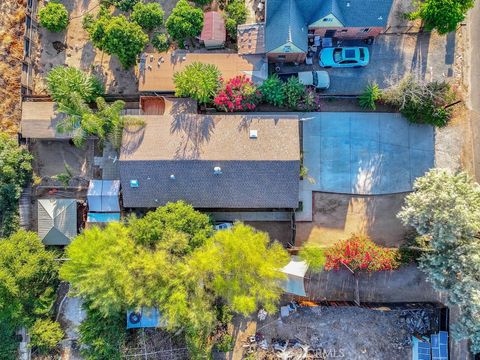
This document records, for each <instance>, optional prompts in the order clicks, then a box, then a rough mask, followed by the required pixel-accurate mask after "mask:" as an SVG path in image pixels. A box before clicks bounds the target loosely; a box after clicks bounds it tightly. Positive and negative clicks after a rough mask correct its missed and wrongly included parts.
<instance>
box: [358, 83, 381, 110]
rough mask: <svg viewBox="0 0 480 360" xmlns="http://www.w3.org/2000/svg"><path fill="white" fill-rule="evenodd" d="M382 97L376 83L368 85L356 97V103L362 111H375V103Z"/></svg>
mask: <svg viewBox="0 0 480 360" xmlns="http://www.w3.org/2000/svg"><path fill="white" fill-rule="evenodd" d="M381 97H382V92H381V91H380V89H379V87H378V84H377V83H371V84H368V85H367V87H366V88H365V90H364V92H363V93H362V95H360V96H359V97H358V103H359V105H360V107H361V108H362V109H366V110H375V109H376V108H377V105H376V103H377V101H378V100H380V99H381Z"/></svg>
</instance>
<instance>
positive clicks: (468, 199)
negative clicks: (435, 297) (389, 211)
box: [399, 169, 480, 353]
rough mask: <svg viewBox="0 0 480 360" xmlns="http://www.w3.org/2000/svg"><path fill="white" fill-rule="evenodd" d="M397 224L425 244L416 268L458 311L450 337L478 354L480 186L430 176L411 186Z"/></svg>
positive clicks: (463, 178)
mask: <svg viewBox="0 0 480 360" xmlns="http://www.w3.org/2000/svg"><path fill="white" fill-rule="evenodd" d="M399 218H400V219H401V220H402V221H403V223H404V224H405V225H410V226H413V227H414V228H415V229H416V231H417V232H418V233H419V234H421V235H425V236H426V237H427V238H428V239H429V242H428V246H427V251H426V252H425V253H424V254H423V255H422V257H421V258H420V260H419V266H420V268H421V269H422V270H423V271H424V272H425V273H426V275H427V278H428V280H429V281H430V282H431V283H432V284H433V286H434V287H435V288H436V289H437V290H441V291H446V292H447V294H448V301H449V303H450V304H453V305H458V306H459V307H460V309H461V315H460V317H459V319H458V322H457V323H456V324H453V325H452V329H453V335H454V336H455V337H456V338H457V339H469V340H471V343H472V351H473V352H475V353H478V352H480V326H479V319H480V297H479V294H480V275H479V274H480V238H479V236H478V233H479V229H480V186H479V185H478V184H477V183H475V182H473V180H472V179H471V178H470V177H469V176H468V175H467V174H465V173H458V174H452V173H450V172H448V171H447V170H441V169H434V170H431V171H430V172H428V173H427V174H426V175H425V176H423V177H421V178H419V179H417V180H416V181H415V184H414V192H413V193H411V194H409V195H408V196H407V197H406V200H405V206H404V207H403V209H402V211H401V212H400V213H399Z"/></svg>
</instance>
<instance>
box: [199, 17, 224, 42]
mask: <svg viewBox="0 0 480 360" xmlns="http://www.w3.org/2000/svg"><path fill="white" fill-rule="evenodd" d="M226 38H227V31H226V29H225V20H224V19H223V16H222V15H221V14H220V13H219V12H217V11H208V12H206V13H205V14H204V16H203V29H202V33H201V35H200V40H201V41H203V43H204V44H205V47H206V48H207V49H219V48H223V46H224V45H225V40H226Z"/></svg>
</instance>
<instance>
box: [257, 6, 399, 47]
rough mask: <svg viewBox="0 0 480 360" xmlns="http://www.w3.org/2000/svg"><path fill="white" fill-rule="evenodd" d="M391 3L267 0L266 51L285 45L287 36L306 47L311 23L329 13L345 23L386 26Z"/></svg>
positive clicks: (348, 25) (353, 25)
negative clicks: (307, 33)
mask: <svg viewBox="0 0 480 360" xmlns="http://www.w3.org/2000/svg"><path fill="white" fill-rule="evenodd" d="M392 3H393V0H267V3H266V27H265V29H266V33H265V44H266V46H265V48H266V51H267V52H270V51H272V50H273V49H276V48H278V47H279V46H282V45H283V44H285V43H287V41H286V39H291V42H292V43H293V44H295V45H296V46H298V47H299V48H301V49H302V50H303V49H306V46H307V35H306V32H307V28H308V25H310V24H312V23H314V22H316V21H318V20H320V19H321V18H323V17H325V16H326V15H328V14H330V13H331V14H333V15H334V16H335V17H336V18H337V19H338V20H340V21H341V22H342V23H343V25H344V26H345V27H384V26H386V24H387V21H388V15H389V14H390V9H391V7H392ZM303 29H305V32H304V31H303ZM305 51H306V50H305Z"/></svg>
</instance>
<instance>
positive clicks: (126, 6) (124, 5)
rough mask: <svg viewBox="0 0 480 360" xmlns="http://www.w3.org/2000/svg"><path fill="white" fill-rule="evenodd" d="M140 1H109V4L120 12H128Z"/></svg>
mask: <svg viewBox="0 0 480 360" xmlns="http://www.w3.org/2000/svg"><path fill="white" fill-rule="evenodd" d="M139 1H140V0H111V1H110V2H109V3H111V4H112V5H114V6H115V7H117V8H119V9H120V10H122V11H130V10H132V9H133V7H134V6H135V4H137V3H138V2H139Z"/></svg>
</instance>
